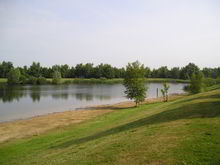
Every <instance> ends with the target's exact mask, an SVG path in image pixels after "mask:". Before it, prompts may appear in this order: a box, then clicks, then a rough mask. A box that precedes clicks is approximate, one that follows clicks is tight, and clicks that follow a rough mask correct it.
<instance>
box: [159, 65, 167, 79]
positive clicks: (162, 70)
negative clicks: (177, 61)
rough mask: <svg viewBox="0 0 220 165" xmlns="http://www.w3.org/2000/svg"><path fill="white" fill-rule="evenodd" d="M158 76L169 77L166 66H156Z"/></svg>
mask: <svg viewBox="0 0 220 165" xmlns="http://www.w3.org/2000/svg"><path fill="white" fill-rule="evenodd" d="M158 77H159V78H168V77H169V70H168V68H167V66H162V67H160V68H158Z"/></svg>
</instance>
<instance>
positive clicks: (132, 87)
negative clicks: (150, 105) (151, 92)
mask: <svg viewBox="0 0 220 165" xmlns="http://www.w3.org/2000/svg"><path fill="white" fill-rule="evenodd" d="M144 69H145V68H144V65H141V64H140V63H139V62H138V61H136V62H133V63H128V65H127V66H126V71H125V78H124V83H123V84H124V86H125V88H126V90H125V94H126V97H127V98H129V99H131V100H133V99H134V102H135V104H136V106H138V104H139V103H140V102H143V101H144V99H145V98H146V92H147V90H148V88H147V87H146V86H145V82H144V73H145V70H144Z"/></svg>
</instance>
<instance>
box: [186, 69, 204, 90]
mask: <svg viewBox="0 0 220 165" xmlns="http://www.w3.org/2000/svg"><path fill="white" fill-rule="evenodd" d="M203 88H204V74H203V73H202V72H199V73H198V74H195V73H193V74H192V76H191V79H190V87H189V89H190V91H191V93H193V94H195V93H200V92H202V90H203Z"/></svg>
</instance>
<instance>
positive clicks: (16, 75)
mask: <svg viewBox="0 0 220 165" xmlns="http://www.w3.org/2000/svg"><path fill="white" fill-rule="evenodd" d="M20 76H21V73H20V70H19V69H11V70H10V71H9V73H8V84H10V85H13V84H19V83H20Z"/></svg>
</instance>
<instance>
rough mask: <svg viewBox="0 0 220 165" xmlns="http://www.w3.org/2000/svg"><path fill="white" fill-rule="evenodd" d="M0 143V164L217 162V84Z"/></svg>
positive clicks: (219, 156) (219, 125)
mask: <svg viewBox="0 0 220 165" xmlns="http://www.w3.org/2000/svg"><path fill="white" fill-rule="evenodd" d="M208 90H209V91H208V92H204V93H200V94H197V95H191V96H186V97H184V98H182V99H178V100H174V101H170V102H167V103H153V104H148V105H141V106H140V107H138V108H128V109H117V110H115V111H114V112H112V113H110V114H106V115H103V116H99V117H96V118H95V119H92V120H89V121H86V122H84V123H81V124H77V125H71V126H67V127H66V128H64V129H61V128H60V129H57V130H55V131H50V132H48V133H45V134H43V135H39V136H36V137H32V138H25V139H19V140H12V141H10V142H5V143H2V144H0V164H2V165H3V164H13V165H14V164H24V165H25V164H27V165H29V164H42V165H46V164H77V165H78V164H79V165H81V164H82V165H86V164H89V165H92V164H106V165H108V164H109V165H112V164H115V165H118V164H126V165H129V164H131V165H136V164H167V165H172V164H173V165H176V164H179V165H185V164H190V165H191V164H192V165H198V164H199V165H208V164H213V165H219V164H220V85H216V86H213V87H210V88H208Z"/></svg>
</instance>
